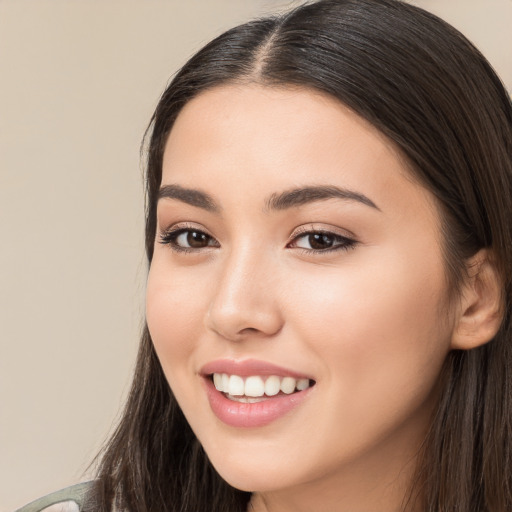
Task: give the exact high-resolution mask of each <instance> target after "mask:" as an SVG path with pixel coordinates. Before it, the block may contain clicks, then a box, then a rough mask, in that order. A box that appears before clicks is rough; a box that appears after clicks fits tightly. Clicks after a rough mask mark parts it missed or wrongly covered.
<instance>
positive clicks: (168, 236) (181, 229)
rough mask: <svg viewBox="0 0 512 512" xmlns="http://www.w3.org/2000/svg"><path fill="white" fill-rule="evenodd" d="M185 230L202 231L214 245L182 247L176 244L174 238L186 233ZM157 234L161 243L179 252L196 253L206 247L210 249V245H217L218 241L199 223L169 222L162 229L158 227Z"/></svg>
mask: <svg viewBox="0 0 512 512" xmlns="http://www.w3.org/2000/svg"><path fill="white" fill-rule="evenodd" d="M187 231H195V232H197V233H203V234H205V235H206V236H208V237H209V238H210V239H211V240H213V241H214V242H215V244H214V245H207V246H205V247H182V246H180V245H178V244H176V243H175V242H176V239H177V238H178V237H179V236H180V235H181V234H182V233H186V232H187ZM157 236H158V238H159V242H160V243H161V244H162V245H166V246H167V247H169V248H170V249H171V250H173V251H175V252H181V253H197V252H202V251H205V250H208V249H211V248H212V247H219V245H220V244H219V243H218V241H217V239H216V238H215V237H214V236H213V235H211V234H210V233H209V231H208V229H206V228H205V227H204V226H201V225H199V224H194V223H190V222H177V223H175V224H171V225H170V226H169V227H168V228H166V229H162V228H159V230H158V233H157Z"/></svg>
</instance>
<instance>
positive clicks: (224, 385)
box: [214, 373, 229, 393]
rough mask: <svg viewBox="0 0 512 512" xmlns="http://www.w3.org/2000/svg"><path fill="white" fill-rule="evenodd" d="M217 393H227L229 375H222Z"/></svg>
mask: <svg viewBox="0 0 512 512" xmlns="http://www.w3.org/2000/svg"><path fill="white" fill-rule="evenodd" d="M214 375H215V374H214ZM217 389H218V388H217ZM219 391H222V392H223V393H229V375H227V374H226V373H223V374H222V381H221V388H220V389H219Z"/></svg>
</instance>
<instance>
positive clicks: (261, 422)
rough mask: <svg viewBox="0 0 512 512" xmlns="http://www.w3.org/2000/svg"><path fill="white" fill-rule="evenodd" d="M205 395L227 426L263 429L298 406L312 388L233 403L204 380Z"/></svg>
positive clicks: (209, 381) (208, 381)
mask: <svg viewBox="0 0 512 512" xmlns="http://www.w3.org/2000/svg"><path fill="white" fill-rule="evenodd" d="M204 382H205V384H206V393H207V395H208V400H209V402H210V407H211V408H212V411H213V413H214V414H215V416H217V418H219V420H221V421H222V422H223V423H226V424H227V425H230V426H232V427H238V428H251V427H263V426H265V425H268V424H269V423H272V422H273V421H275V420H277V419H279V418H281V417H283V416H284V415H285V414H288V413H289V412H290V411H292V410H293V409H295V408H296V407H297V406H299V405H300V404H301V403H302V402H303V401H304V400H305V399H306V398H307V397H308V395H309V392H310V390H311V389H312V388H308V389H305V390H303V391H297V392H295V393H292V394H290V395H276V396H274V397H269V398H267V399H265V400H263V401H261V402H256V403H252V404H250V403H245V402H235V401H233V400H229V398H226V397H225V396H224V394H222V393H221V392H220V391H217V389H215V386H214V385H213V382H212V381H211V379H209V378H205V379H204Z"/></svg>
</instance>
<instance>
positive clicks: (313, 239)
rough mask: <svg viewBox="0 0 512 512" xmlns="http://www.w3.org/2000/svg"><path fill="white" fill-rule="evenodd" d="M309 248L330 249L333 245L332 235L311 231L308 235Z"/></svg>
mask: <svg viewBox="0 0 512 512" xmlns="http://www.w3.org/2000/svg"><path fill="white" fill-rule="evenodd" d="M308 242H309V245H310V247H311V249H315V250H322V249H330V248H331V247H332V246H333V245H334V237H333V236H331V235H328V234H326V233H312V234H310V235H308Z"/></svg>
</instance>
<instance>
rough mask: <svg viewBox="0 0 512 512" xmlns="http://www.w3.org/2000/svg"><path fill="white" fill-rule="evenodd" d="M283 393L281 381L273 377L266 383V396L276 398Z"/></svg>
mask: <svg viewBox="0 0 512 512" xmlns="http://www.w3.org/2000/svg"><path fill="white" fill-rule="evenodd" d="M279 391H281V379H280V378H279V377H276V376H275V375H272V376H271V377H269V378H268V379H267V380H266V381H265V395H267V396H274V395H277V393H279Z"/></svg>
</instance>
